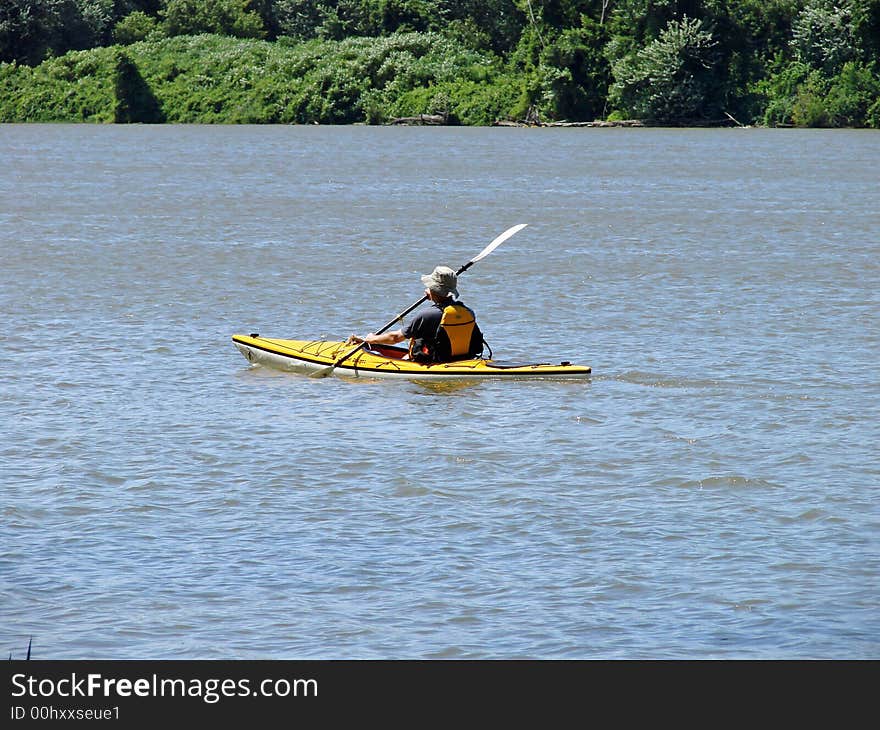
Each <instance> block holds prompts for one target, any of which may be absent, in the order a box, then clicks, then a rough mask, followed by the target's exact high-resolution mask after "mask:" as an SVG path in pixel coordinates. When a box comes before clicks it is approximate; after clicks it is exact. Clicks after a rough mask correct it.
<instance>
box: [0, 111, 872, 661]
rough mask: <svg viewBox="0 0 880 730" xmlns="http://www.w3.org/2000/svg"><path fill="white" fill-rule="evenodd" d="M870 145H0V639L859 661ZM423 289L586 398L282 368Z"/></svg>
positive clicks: (434, 135) (49, 644)
mask: <svg viewBox="0 0 880 730" xmlns="http://www.w3.org/2000/svg"><path fill="white" fill-rule="evenodd" d="M878 170H880V133H877V132H873V131H822V130H761V129H727V130H692V129H688V130H667V129H469V128H467V129H456V128H441V129H434V128H403V129H401V128H372V127H248V126H243V127H220V126H218V127H199V126H155V127H153V126H85V125H83V126H76V125H73V126H71V125H51V126H41V125H33V126H17V125H5V126H0V251H2V261H3V265H2V267H0V312H2V314H3V319H4V321H5V325H6V332H5V334H4V335H3V338H2V339H3V344H4V356H3V359H2V380H0V420H2V423H3V438H2V443H0V473H2V483H0V497H2V498H0V506H2V524H0V640H2V643H0V648H2V649H3V650H4V651H8V652H10V653H12V654H13V655H15V656H18V657H21V656H22V655H23V654H24V652H25V650H26V646H27V642H28V640H29V638H30V637H33V657H34V658H38V659H98V658H103V659H144V658H149V659H214V658H224V659H328V658H330V659H350V658H366V659H433V658H476V659H483V658H499V659H508V658H540V659H544V658H546V659H550V658H565V659H619V658H624V659H645V658H650V659H669V658H671V659H684V658H696V659H707V658H720V659H732V658H742V659H788V658H796V659H804V658H857V659H864V658H872V659H876V658H880V610H878V607H880V586H878V567H880V551H878V547H880V541H878V537H880V530H878V527H880V519H878V518H880V514H878V505H880V499H878V498H880V459H878V455H877V445H878V443H880V426H878V414H880V383H878V376H877V363H878V357H880V341H878V335H880V327H878V324H880V295H878V284H880V276H878V275H880V265H878V254H880V244H878V233H880V187H878V179H880V178H878ZM517 223H528V224H529V225H528V227H527V228H525V229H524V230H523V231H521V232H520V233H518V234H517V235H516V236H514V237H513V238H511V239H510V240H508V241H507V242H506V243H505V244H504V245H503V246H501V247H500V248H498V249H497V250H496V251H495V252H494V253H493V254H492V255H491V256H489V257H487V258H486V259H484V260H482V261H480V262H479V263H478V264H476V265H475V266H473V267H472V268H471V269H470V270H469V271H468V272H467V273H466V274H463V275H462V277H461V281H460V289H461V294H462V299H463V301H465V302H466V303H467V304H469V305H470V306H472V307H473V308H474V309H475V310H476V311H477V313H478V316H479V321H480V324H481V326H482V328H483V330H484V332H485V335H486V339H487V340H488V342H489V344H490V345H491V347H492V350H493V351H494V354H495V356H496V357H497V358H499V359H512V360H521V359H525V360H540V361H549V362H557V361H559V360H571V361H573V362H577V363H584V364H589V365H591V366H592V367H593V376H592V378H591V379H590V380H589V381H586V382H561V383H560V382H519V383H511V382H497V383H490V382H484V383H479V384H471V385H466V386H461V387H440V386H434V387H431V386H426V385H419V384H417V383H414V382H400V381H393V382H389V381H372V380H365V379H357V380H349V379H342V378H327V379H311V378H307V377H303V376H300V375H296V374H286V373H278V372H273V371H270V370H267V369H264V368H259V367H251V366H250V365H249V364H248V363H247V361H246V360H245V359H244V358H243V357H242V356H241V355H240V354H239V353H238V352H237V350H236V349H235V348H234V346H233V345H232V342H231V340H230V336H231V335H232V334H233V333H236V332H245V333H246V332H260V333H261V334H263V335H264V336H273V337H293V338H303V339H318V338H327V339H341V338H344V337H346V336H347V335H349V334H351V333H353V332H356V333H359V334H363V333H365V332H367V331H370V330H371V329H376V328H378V327H379V326H381V325H382V324H384V323H385V322H387V321H388V320H389V319H391V317H393V316H394V315H395V314H396V313H397V312H400V311H402V310H403V309H405V308H406V306H407V305H409V304H411V303H412V302H413V301H415V300H416V299H418V298H419V297H420V296H421V294H422V287H421V284H420V282H419V278H418V277H419V274H423V273H426V272H429V271H430V270H431V269H432V268H433V267H434V266H435V265H437V264H446V265H449V266H452V267H453V268H458V267H459V266H461V265H462V264H464V263H465V262H467V261H468V260H470V258H472V257H473V256H475V255H476V254H477V253H478V252H479V251H481V250H482V249H483V247H484V246H486V245H487V244H488V243H489V242H490V241H491V240H492V239H493V238H494V237H495V236H497V235H498V234H500V233H501V232H502V231H504V230H505V229H507V228H508V227H510V226H512V225H514V224H517Z"/></svg>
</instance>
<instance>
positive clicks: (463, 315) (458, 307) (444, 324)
mask: <svg viewBox="0 0 880 730" xmlns="http://www.w3.org/2000/svg"><path fill="white" fill-rule="evenodd" d="M476 324H477V320H476V317H474V313H473V312H472V311H471V310H470V309H468V308H467V307H466V306H464V305H463V304H448V305H447V306H446V307H444V309H443V316H442V317H441V318H440V330H443V331H444V332H445V333H446V336H447V337H448V338H449V350H450V353H449V354H450V355H451V356H452V358H453V359H455V358H460V357H465V356H467V355H470V354H472V353H471V336H472V335H473V333H474V327H475V326H476ZM440 330H438V331H437V335H438V336H439V335H440Z"/></svg>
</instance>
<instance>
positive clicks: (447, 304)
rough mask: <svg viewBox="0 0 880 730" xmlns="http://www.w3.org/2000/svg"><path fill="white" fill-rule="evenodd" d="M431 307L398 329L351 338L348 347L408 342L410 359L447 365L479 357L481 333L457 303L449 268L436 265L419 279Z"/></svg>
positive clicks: (470, 313) (455, 284) (466, 309)
mask: <svg viewBox="0 0 880 730" xmlns="http://www.w3.org/2000/svg"><path fill="white" fill-rule="evenodd" d="M422 283H423V284H424V285H425V287H426V288H425V296H426V297H427V298H428V299H429V300H430V302H431V307H430V308H429V309H427V310H424V311H423V312H421V313H420V314H418V315H416V316H415V318H413V320H412V321H411V322H409V323H407V324H405V325H404V326H403V327H402V328H401V329H399V330H391V331H389V332H384V333H382V334H380V335H377V334H374V333H372V332H371V333H370V334H368V335H367V336H366V337H358V336H357V335H352V336H351V337H349V338H348V343H349V344H359V343H361V342H366V343H367V344H368V345H372V344H376V345H396V344H397V343H398V342H403V341H404V340H407V339H408V340H409V341H410V344H409V357H410V359H412V360H415V361H416V362H450V361H452V360H463V359H468V358H473V357H478V356H479V355H480V354H481V353H482V351H483V333H482V332H481V331H480V328H479V327H478V326H477V320H476V316H475V315H474V312H473V310H471V309H470V308H469V307H466V306H465V305H464V304H462V303H461V302H459V301H458V277H457V276H456V275H455V272H454V271H453V270H452V269H450V268H449V267H448V266H438V267H436V268H435V269H434V271H432V272H431V273H430V274H425V275H424V276H423V277H422Z"/></svg>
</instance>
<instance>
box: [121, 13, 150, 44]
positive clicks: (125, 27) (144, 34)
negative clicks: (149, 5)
mask: <svg viewBox="0 0 880 730" xmlns="http://www.w3.org/2000/svg"><path fill="white" fill-rule="evenodd" d="M160 35H161V31H160V30H159V22H158V21H157V20H156V18H155V17H153V16H152V15H147V14H146V13H145V12H143V11H142V10H135V11H134V12H132V13H130V14H128V15H126V16H125V17H124V18H123V19H122V20H120V21H119V22H118V23H117V24H116V27H115V28H113V40H114V41H116V43H119V44H121V45H124V46H127V45H129V44H131V43H137V42H138V41H145V40H147V38H159V37H160Z"/></svg>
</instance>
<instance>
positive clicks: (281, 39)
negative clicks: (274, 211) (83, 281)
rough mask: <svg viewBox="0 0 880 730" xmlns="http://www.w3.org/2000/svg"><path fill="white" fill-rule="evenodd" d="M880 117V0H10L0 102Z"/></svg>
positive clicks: (307, 115) (874, 120)
mask: <svg viewBox="0 0 880 730" xmlns="http://www.w3.org/2000/svg"><path fill="white" fill-rule="evenodd" d="M421 114H430V115H441V116H442V118H443V119H444V120H447V121H448V122H449V123H460V124H491V123H493V122H495V121H497V120H500V119H505V120H518V119H519V120H522V119H529V120H532V121H534V120H543V121H570V122H588V121H593V120H611V121H614V120H624V119H638V120H642V121H644V122H645V123H650V124H658V125H714V124H731V123H739V124H759V125H767V126H811V127H873V128H880V0H728V1H722V0H337V1H336V2H333V1H331V0H3V3H2V4H0V121H61V120H68V121H79V120H88V121H182V122H206V121H207V122H240V121H251V122H257V123H281V122H283V123H312V122H317V123H354V122H366V123H383V122H386V121H388V120H389V119H392V118H394V117H399V116H407V115H421Z"/></svg>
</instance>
